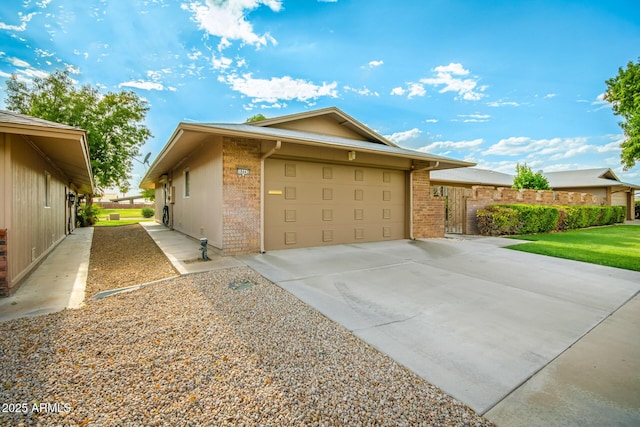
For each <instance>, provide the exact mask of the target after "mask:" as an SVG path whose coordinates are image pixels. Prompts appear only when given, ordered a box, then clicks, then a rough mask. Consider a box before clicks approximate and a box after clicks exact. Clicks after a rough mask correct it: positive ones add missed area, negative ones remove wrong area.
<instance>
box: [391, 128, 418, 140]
mask: <svg viewBox="0 0 640 427" xmlns="http://www.w3.org/2000/svg"><path fill="white" fill-rule="evenodd" d="M421 133H422V131H421V130H420V129H418V128H413V129H410V130H405V131H402V132H395V133H392V134H391V135H385V136H384V137H385V138H387V139H388V140H389V141H393V142H395V143H397V144H399V143H401V142H404V141H407V140H410V139H415V138H417V137H418V136H420V134H421Z"/></svg>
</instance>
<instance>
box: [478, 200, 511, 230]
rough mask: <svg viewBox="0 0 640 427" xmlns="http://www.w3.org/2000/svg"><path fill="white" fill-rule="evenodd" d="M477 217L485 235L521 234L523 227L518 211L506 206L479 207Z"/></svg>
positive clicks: (480, 228) (479, 226) (479, 227)
mask: <svg viewBox="0 0 640 427" xmlns="http://www.w3.org/2000/svg"><path fill="white" fill-rule="evenodd" d="M476 218H477V220H478V231H479V232H480V234H482V235H483V236H500V235H504V234H519V233H520V229H521V228H522V224H521V223H520V220H519V215H518V211H516V210H514V209H511V208H510V207H506V206H500V205H490V206H487V207H486V208H485V209H478V212H477V213H476Z"/></svg>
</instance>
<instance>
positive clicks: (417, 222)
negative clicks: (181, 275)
mask: <svg viewBox="0 0 640 427" xmlns="http://www.w3.org/2000/svg"><path fill="white" fill-rule="evenodd" d="M472 165H473V164H471V163H468V162H463V161H459V160H454V159H450V158H446V157H441V156H435V155H431V154H427V153H422V152H417V151H414V150H407V149H403V148H400V147H398V146H396V145H395V144H393V143H392V142H390V141H388V140H387V139H386V138H384V137H382V136H381V135H379V134H377V133H376V132H374V131H372V130H371V129H369V128H368V127H367V126H365V125H363V124H362V123H360V122H358V121H357V120H355V119H353V118H352V117H350V116H348V115H347V114H345V113H344V112H342V111H341V110H339V109H337V108H325V109H321V110H314V111H309V112H305V113H300V114H294V115H289V116H283V117H277V118H273V119H267V120H263V121H258V122H251V123H243V124H208V123H202V124H194V123H180V124H179V125H178V127H177V129H176V130H175V132H174V133H173V135H172V136H171V138H170V140H169V141H168V142H167V144H166V145H165V147H164V148H163V149H162V151H161V152H160V154H159V155H158V157H157V158H156V159H155V161H154V162H153V164H152V165H151V167H150V168H149V170H148V171H147V173H146V174H145V176H144V177H143V179H142V182H141V184H140V186H141V187H142V188H155V189H156V220H158V221H163V222H165V223H166V224H167V225H168V226H170V227H172V228H174V229H176V230H178V231H180V232H182V233H185V234H187V235H189V236H192V237H195V238H200V237H206V238H208V240H209V243H210V244H211V245H213V246H214V247H217V248H219V249H220V250H221V251H222V253H223V254H239V253H251V252H259V251H264V250H273V249H283V248H299V247H309V246H320V245H333V244H340V243H358V242H371V241H380V240H391V239H403V238H410V237H416V238H418V237H434V236H443V235H444V202H443V201H442V200H441V199H439V198H434V197H432V196H431V189H430V187H429V173H430V171H433V170H437V169H449V168H458V167H466V166H472Z"/></svg>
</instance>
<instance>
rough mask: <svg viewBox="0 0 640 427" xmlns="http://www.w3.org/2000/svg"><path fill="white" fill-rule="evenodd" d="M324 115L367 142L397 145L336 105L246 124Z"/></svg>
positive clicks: (275, 123)
mask: <svg viewBox="0 0 640 427" xmlns="http://www.w3.org/2000/svg"><path fill="white" fill-rule="evenodd" d="M320 116H325V117H329V118H331V119H333V120H335V121H336V122H337V123H338V124H339V125H341V126H344V127H346V128H348V129H350V130H351V131H353V132H355V133H357V134H360V135H362V137H363V139H364V140H366V141H369V142H376V143H379V144H384V145H390V146H392V147H397V146H398V145H396V144H395V143H393V142H391V141H389V140H388V139H387V138H385V137H384V136H382V135H380V134H379V133H377V132H375V131H373V130H372V129H370V128H369V127H368V126H366V125H365V124H363V123H361V122H359V121H358V120H356V119H354V118H353V117H351V116H350V115H348V114H347V113H345V112H344V111H342V110H341V109H339V108H337V107H328V108H321V109H318V110H312V111H305V112H302V113H296V114H289V115H286V116H280V117H274V118H271V119H265V120H259V121H256V122H249V123H247V124H249V125H251V126H260V127H278V125H282V124H285V123H290V122H296V121H302V120H305V119H310V118H315V117H320Z"/></svg>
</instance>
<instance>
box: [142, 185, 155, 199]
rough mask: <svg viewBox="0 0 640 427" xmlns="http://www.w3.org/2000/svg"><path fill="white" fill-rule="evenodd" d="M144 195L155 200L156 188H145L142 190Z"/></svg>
mask: <svg viewBox="0 0 640 427" xmlns="http://www.w3.org/2000/svg"><path fill="white" fill-rule="evenodd" d="M142 197H144V198H145V199H147V200H150V201H152V202H153V201H155V200H156V189H155V188H145V189H144V190H142Z"/></svg>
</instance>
